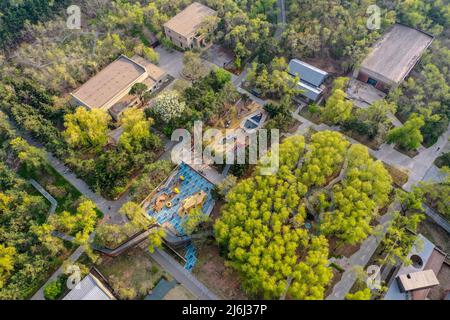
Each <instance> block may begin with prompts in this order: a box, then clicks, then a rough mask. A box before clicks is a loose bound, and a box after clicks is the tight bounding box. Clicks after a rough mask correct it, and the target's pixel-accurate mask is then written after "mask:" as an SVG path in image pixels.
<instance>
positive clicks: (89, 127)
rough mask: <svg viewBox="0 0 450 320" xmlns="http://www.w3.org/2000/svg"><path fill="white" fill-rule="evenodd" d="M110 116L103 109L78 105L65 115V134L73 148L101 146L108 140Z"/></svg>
mask: <svg viewBox="0 0 450 320" xmlns="http://www.w3.org/2000/svg"><path fill="white" fill-rule="evenodd" d="M110 119H111V118H110V116H109V115H108V114H107V113H106V112H105V111H102V110H99V109H92V110H87V109H86V108H84V107H78V108H77V109H76V111H75V113H72V114H67V115H66V116H65V117H64V126H65V128H66V130H65V131H64V133H63V135H64V137H65V139H66V141H67V143H68V144H69V145H70V146H71V147H72V148H80V147H88V148H101V147H103V146H104V145H105V144H106V143H107V141H108V123H109V121H110Z"/></svg>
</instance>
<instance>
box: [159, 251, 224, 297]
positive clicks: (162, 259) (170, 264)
mask: <svg viewBox="0 0 450 320" xmlns="http://www.w3.org/2000/svg"><path fill="white" fill-rule="evenodd" d="M150 256H151V257H152V258H153V259H154V260H155V261H156V262H157V263H159V264H160V265H161V266H162V267H163V268H164V270H166V271H167V272H169V273H170V274H171V275H172V276H173V277H174V278H175V279H176V280H177V281H178V282H179V283H181V284H183V286H184V287H185V288H186V289H188V290H189V291H191V292H192V293H193V294H194V295H195V296H197V297H198V298H199V299H200V300H220V298H219V297H218V296H217V295H216V294H214V293H213V292H211V291H210V290H209V289H208V288H207V287H206V286H205V285H204V284H203V283H201V282H200V281H198V280H197V278H196V277H195V276H194V275H192V273H190V272H189V271H187V270H186V269H184V268H183V267H182V266H181V265H180V264H179V263H178V262H177V261H176V260H175V259H173V258H172V257H171V256H170V255H168V254H167V253H166V252H165V251H163V250H159V249H156V250H155V252H154V253H151V254H150Z"/></svg>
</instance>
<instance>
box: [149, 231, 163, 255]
mask: <svg viewBox="0 0 450 320" xmlns="http://www.w3.org/2000/svg"><path fill="white" fill-rule="evenodd" d="M165 236H166V232H165V231H164V229H163V228H155V229H153V232H151V233H150V234H149V236H148V240H149V245H148V251H150V253H153V252H155V250H156V249H157V248H161V246H162V244H163V239H164V237H165Z"/></svg>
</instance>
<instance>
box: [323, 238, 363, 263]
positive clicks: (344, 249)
mask: <svg viewBox="0 0 450 320" xmlns="http://www.w3.org/2000/svg"><path fill="white" fill-rule="evenodd" d="M337 242H338V240H337V239H336V238H330V239H329V240H328V243H329V248H330V255H331V256H337V257H340V256H344V257H347V258H350V257H351V256H352V255H353V254H354V253H355V252H357V251H358V250H359V248H360V246H361V244H357V245H354V246H351V245H339V244H338V243H337Z"/></svg>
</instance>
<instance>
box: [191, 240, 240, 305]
mask: <svg viewBox="0 0 450 320" xmlns="http://www.w3.org/2000/svg"><path fill="white" fill-rule="evenodd" d="M197 257H198V261H197V265H196V266H195V268H194V270H193V271H192V272H193V274H194V275H195V276H196V277H197V278H198V279H199V280H200V281H201V282H203V283H205V284H207V285H208V288H209V289H210V290H212V291H213V292H214V293H216V294H217V295H218V296H220V297H222V298H224V299H228V300H243V299H248V297H247V296H246V294H245V293H244V291H243V290H242V287H241V279H240V278H239V275H238V274H237V272H236V271H234V270H233V269H231V268H230V267H227V266H226V265H225V259H224V258H223V257H222V256H220V254H219V248H218V246H217V245H215V244H204V245H202V246H200V247H199V248H197Z"/></svg>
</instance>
